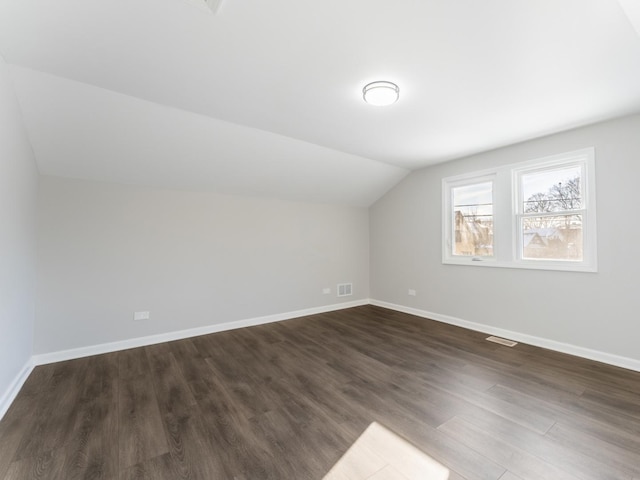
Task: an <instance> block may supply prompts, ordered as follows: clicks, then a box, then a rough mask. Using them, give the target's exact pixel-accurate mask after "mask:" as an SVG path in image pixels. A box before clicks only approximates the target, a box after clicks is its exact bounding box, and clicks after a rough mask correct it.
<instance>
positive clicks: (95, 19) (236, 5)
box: [0, 0, 640, 206]
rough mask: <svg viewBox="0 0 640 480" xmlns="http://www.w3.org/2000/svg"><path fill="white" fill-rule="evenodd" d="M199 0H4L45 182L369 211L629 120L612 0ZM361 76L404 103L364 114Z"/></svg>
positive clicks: (15, 75)
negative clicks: (440, 181)
mask: <svg viewBox="0 0 640 480" xmlns="http://www.w3.org/2000/svg"><path fill="white" fill-rule="evenodd" d="M201 1H202V0H108V1H106V0H56V1H53V2H51V1H42V0H0V54H2V56H3V57H4V59H5V61H6V62H7V63H8V64H9V65H10V71H11V76H12V80H13V83H14V87H15V90H16V94H17V96H18V100H19V102H20V105H21V107H22V110H23V115H24V122H25V124H26V126H27V129H28V133H29V136H30V139H31V142H32V145H33V148H34V152H35V154H36V158H37V162H38V166H39V168H40V171H41V172H42V173H44V174H51V175H62V176H68V177H76V178H87V179H96V180H106V181H116V182H123V183H133V184H141V185H152V186H163V187H174V188H187V189H205V190H214V191H221V192H228V193H238V194H249V195H269V196H275V197H281V198H288V199H300V200H311V201H320V202H338V203H345V204H350V205H362V206H366V205H370V204H371V203H372V202H374V201H375V200H376V199H377V198H379V197H380V196H381V195H382V194H384V192H386V191H387V190H388V189H389V188H391V187H392V186H393V185H394V184H395V183H397V182H398V181H399V180H400V179H401V178H402V177H403V176H404V175H406V173H407V172H408V171H409V170H411V169H416V168H420V167H423V166H427V165H430V164H434V163H437V162H442V161H446V160H450V159H453V158H458V157H461V156H465V155H468V154H472V153H476V152H479V151H485V150H488V149H492V148H496V147H499V146H502V145H507V144H511V143H515V142H518V141H522V140H526V139H530V138H534V137H538V136H542V135H545V134H549V133H553V132H558V131H562V130H566V129H570V128H573V127H577V126H580V125H585V124H589V123H594V122H597V121H601V120H606V119H609V118H614V117H618V116H622V115H626V114H630V113H635V112H638V111H640V36H639V35H638V34H637V33H636V31H635V30H634V28H633V26H632V24H631V22H630V21H629V18H628V17H627V16H626V15H625V12H624V10H623V9H622V8H621V6H620V4H619V3H618V1H616V0H535V1H533V0H530V1H523V0H515V1H514V0H485V1H482V2H480V1H478V0H446V1H445V0H396V1H393V2H390V1H388V0H387V1H382V0H348V1H345V0H322V1H315V2H309V1H306V0H274V1H271V2H265V1H258V0H224V1H223V3H222V7H221V8H220V9H219V11H218V12H217V13H216V14H214V13H212V12H211V11H209V10H207V9H206V8H202V5H199V2H201ZM625 1H626V3H629V2H628V1H627V0H625ZM375 80H390V81H393V82H395V83H397V84H398V85H399V86H400V100H399V101H398V102H397V103H396V104H394V105H392V106H390V107H373V106H371V105H368V104H366V103H364V102H363V100H362V87H363V86H364V85H365V84H366V83H368V82H371V81H375Z"/></svg>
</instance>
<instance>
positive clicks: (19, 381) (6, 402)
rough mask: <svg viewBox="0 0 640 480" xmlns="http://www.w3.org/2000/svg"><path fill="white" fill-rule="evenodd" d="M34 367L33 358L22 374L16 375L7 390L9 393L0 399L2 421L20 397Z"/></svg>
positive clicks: (21, 371)
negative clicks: (20, 392)
mask: <svg viewBox="0 0 640 480" xmlns="http://www.w3.org/2000/svg"><path fill="white" fill-rule="evenodd" d="M34 366H35V364H34V363H33V359H32V358H30V359H29V360H27V363H25V365H24V367H22V369H21V370H20V372H18V375H16V378H14V379H13V382H11V385H9V388H8V389H7V391H6V392H4V394H3V395H2V397H1V398H0V420H2V417H4V414H5V413H7V410H9V407H10V406H11V404H12V403H13V401H14V400H15V398H16V396H17V395H18V392H19V391H20V389H21V388H22V386H23V385H24V382H25V381H26V380H27V378H28V377H29V375H30V374H31V371H32V370H33V367H34Z"/></svg>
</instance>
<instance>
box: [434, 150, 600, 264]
mask: <svg viewBox="0 0 640 480" xmlns="http://www.w3.org/2000/svg"><path fill="white" fill-rule="evenodd" d="M594 163H595V160H594V149H593V148H588V149H584V150H578V151H575V152H569V153H565V154H561V155H555V156H553V157H547V158H542V159H538V160H533V161H528V162H524V163H520V164H516V165H509V166H506V167H500V168H497V169H494V170H491V171H484V172H475V173H471V174H468V175H461V176H457V177H450V178H445V179H444V180H443V207H444V211H443V252H442V259H443V263H452V264H463V265H483V266H496V267H513V268H534V269H549V270H575V271H589V272H594V271H596V269H597V262H596V226H595V178H594V168H595V167H594Z"/></svg>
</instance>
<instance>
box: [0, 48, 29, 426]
mask: <svg viewBox="0 0 640 480" xmlns="http://www.w3.org/2000/svg"><path fill="white" fill-rule="evenodd" d="M37 182H38V173H37V169H36V164H35V160H34V158H33V155H32V152H31V147H30V146H29V141H28V139H27V136H26V133H25V130H24V128H23V125H22V118H21V114H20V109H19V107H18V103H17V100H16V98H15V96H14V94H13V90H12V87H11V84H10V79H9V73H8V69H7V66H6V64H5V63H4V61H3V60H2V58H1V57H0V417H1V416H2V413H3V409H4V408H5V407H6V406H7V402H8V401H9V400H10V398H9V397H11V396H12V394H15V393H16V392H14V391H12V390H13V389H14V388H17V387H18V386H19V385H18V384H19V383H20V382H19V378H18V377H20V376H21V374H24V373H25V367H26V365H27V364H28V362H29V359H30V357H31V353H32V346H33V317H34V301H35V300H34V295H35V252H36V198H37Z"/></svg>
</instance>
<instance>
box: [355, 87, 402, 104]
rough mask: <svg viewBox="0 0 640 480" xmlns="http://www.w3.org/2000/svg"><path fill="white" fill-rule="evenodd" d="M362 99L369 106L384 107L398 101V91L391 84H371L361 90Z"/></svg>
mask: <svg viewBox="0 0 640 480" xmlns="http://www.w3.org/2000/svg"><path fill="white" fill-rule="evenodd" d="M362 98H364V101H365V102H367V103H368V104H370V105H375V106H376V107H384V106H386V105H391V104H393V103H396V102H397V101H398V98H400V89H399V88H398V86H397V85H396V84H395V83H391V82H384V81H379V82H371V83H369V84H367V85H365V86H364V88H363V89H362Z"/></svg>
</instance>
